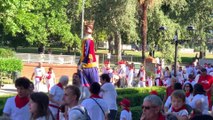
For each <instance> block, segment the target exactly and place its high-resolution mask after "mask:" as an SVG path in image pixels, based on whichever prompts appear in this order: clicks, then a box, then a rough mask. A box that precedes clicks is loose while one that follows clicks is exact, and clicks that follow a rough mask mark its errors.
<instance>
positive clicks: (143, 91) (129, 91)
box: [116, 87, 166, 120]
mask: <svg viewBox="0 0 213 120" xmlns="http://www.w3.org/2000/svg"><path fill="white" fill-rule="evenodd" d="M116 90H117V94H118V97H117V103H118V106H119V109H118V113H117V116H116V118H117V119H116V120H118V119H119V117H120V112H121V108H120V105H119V103H120V101H121V100H122V99H123V98H127V99H129V100H130V101H131V108H130V110H131V112H132V119H133V120H138V119H140V116H141V113H142V109H141V105H142V103H143V99H144V98H145V97H146V96H147V95H149V93H150V92H151V91H152V90H155V91H157V92H158V96H159V97H160V98H161V99H162V100H163V98H164V95H165V92H166V88H165V87H146V88H117V89H116Z"/></svg>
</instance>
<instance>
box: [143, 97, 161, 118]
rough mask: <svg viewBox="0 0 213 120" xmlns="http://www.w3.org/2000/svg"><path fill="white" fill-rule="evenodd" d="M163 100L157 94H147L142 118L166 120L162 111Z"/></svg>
mask: <svg viewBox="0 0 213 120" xmlns="http://www.w3.org/2000/svg"><path fill="white" fill-rule="evenodd" d="M162 105H163V102H162V100H161V98H160V97H158V96H157V95H149V96H146V97H145V98H144V100H143V104H142V111H143V114H142V115H141V118H140V120H165V116H164V115H163V114H162V113H161V110H162Z"/></svg>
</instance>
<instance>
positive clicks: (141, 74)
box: [137, 65, 146, 87]
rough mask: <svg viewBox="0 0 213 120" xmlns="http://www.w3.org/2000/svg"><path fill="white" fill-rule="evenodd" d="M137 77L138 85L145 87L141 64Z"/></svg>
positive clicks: (144, 72)
mask: <svg viewBox="0 0 213 120" xmlns="http://www.w3.org/2000/svg"><path fill="white" fill-rule="evenodd" d="M137 77H139V82H138V86H139V87H146V71H145V68H144V66H143V65H141V66H140V70H139V72H138V75H137Z"/></svg>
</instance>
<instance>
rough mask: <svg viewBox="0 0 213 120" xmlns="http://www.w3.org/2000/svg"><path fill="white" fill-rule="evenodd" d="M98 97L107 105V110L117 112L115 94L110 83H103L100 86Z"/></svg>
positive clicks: (113, 87)
mask: <svg viewBox="0 0 213 120" xmlns="http://www.w3.org/2000/svg"><path fill="white" fill-rule="evenodd" d="M100 96H101V97H102V98H103V100H104V101H105V102H106V103H107V105H108V108H109V110H117V103H116V98H117V92H116V90H115V86H114V85H113V84H112V83H110V82H109V83H108V82H107V83H104V84H103V85H102V86H101V92H100Z"/></svg>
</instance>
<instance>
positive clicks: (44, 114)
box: [29, 92, 54, 120]
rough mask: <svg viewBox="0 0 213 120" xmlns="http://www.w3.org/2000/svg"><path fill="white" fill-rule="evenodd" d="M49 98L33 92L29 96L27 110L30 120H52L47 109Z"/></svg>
mask: <svg viewBox="0 0 213 120" xmlns="http://www.w3.org/2000/svg"><path fill="white" fill-rule="evenodd" d="M48 104H49V98H48V96H47V95H46V94H45V93H42V92H34V93H32V94H31V95H30V103H29V108H30V112H31V113H32V114H31V120H54V118H53V116H52V114H51V112H50V110H49V108H48Z"/></svg>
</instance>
